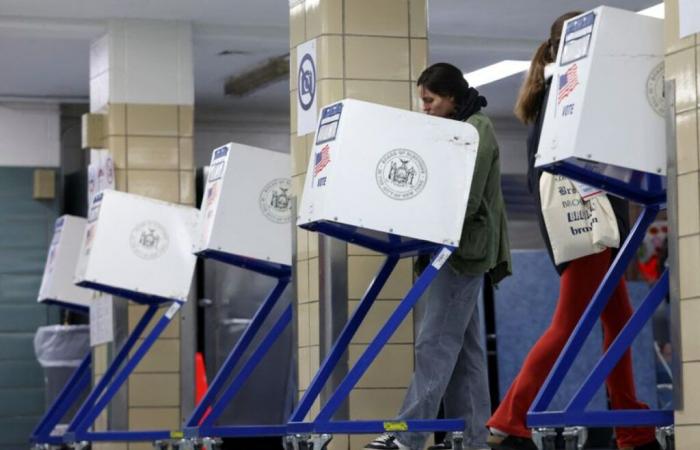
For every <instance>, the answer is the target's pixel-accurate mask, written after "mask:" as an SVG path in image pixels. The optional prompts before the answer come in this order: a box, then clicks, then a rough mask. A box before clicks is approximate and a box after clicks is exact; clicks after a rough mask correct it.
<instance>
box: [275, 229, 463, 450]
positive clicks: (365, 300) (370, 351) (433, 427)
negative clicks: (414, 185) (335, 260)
mask: <svg viewBox="0 0 700 450" xmlns="http://www.w3.org/2000/svg"><path fill="white" fill-rule="evenodd" d="M303 228H307V229H309V230H310V231H316V232H319V233H322V234H325V235H328V236H332V237H334V238H337V239H340V240H343V241H346V242H349V243H353V244H356V245H359V246H362V247H365V248H368V249H370V250H374V251H376V252H379V253H382V254H384V255H386V260H385V261H384V264H383V265H382V266H381V267H380V269H379V272H378V273H377V275H376V276H375V278H374V280H373V281H372V283H371V284H370V285H369V287H368V288H367V291H366V292H365V294H364V296H363V297H362V299H361V301H360V303H359V305H358V306H357V308H356V309H355V311H354V312H353V313H352V316H351V317H350V319H349V320H348V322H347V324H346V325H345V327H344V329H343V330H342V332H341V333H340V335H339V337H338V339H337V341H336V342H335V344H334V345H333V347H332V349H331V350H330V352H329V354H328V355H327V357H326V358H325V360H324V361H323V363H322V364H321V367H320V369H319V371H318V372H317V373H316V375H315V376H314V378H313V380H312V381H311V384H310V385H309V387H308V389H307V390H306V392H305V394H304V396H303V397H302V399H301V400H300V403H299V405H298V406H297V407H296V409H295V410H294V412H293V413H292V417H291V419H290V422H289V424H288V425H287V446H288V448H289V449H290V450H299V449H314V450H319V449H322V448H324V447H325V446H326V445H327V444H328V442H330V440H331V438H332V434H333V433H341V434H366V433H383V432H387V431H431V432H432V431H448V432H452V438H453V445H454V448H455V449H456V450H459V449H460V448H461V445H462V439H463V436H462V430H464V420H457V419H456V420H453V419H444V420H437V419H436V420H408V421H395V420H391V419H387V420H368V421H334V420H332V419H333V416H334V414H335V413H336V411H337V410H338V409H339V408H340V406H341V405H342V403H343V402H344V401H345V400H346V399H347V398H348V396H349V395H350V391H351V390H352V389H353V387H355V385H356V384H357V382H358V381H359V380H360V378H362V376H363V375H364V373H365V372H366V371H367V369H368V368H369V366H370V365H371V364H372V362H373V361H374V360H375V359H376V357H377V355H378V354H379V352H380V351H381V350H382V348H383V347H384V346H385V345H386V343H387V342H388V341H389V339H390V338H391V336H392V335H393V334H394V332H395V331H396V329H397V328H398V327H399V325H401V322H402V321H403V320H404V319H405V318H406V316H407V315H408V313H409V312H410V311H411V309H412V308H413V307H414V305H415V304H416V302H417V301H418V299H419V298H420V296H421V295H422V294H423V293H424V292H425V290H426V289H427V288H428V286H429V285H430V283H431V282H432V281H433V280H434V279H435V276H436V275H437V273H438V271H439V270H440V268H441V267H442V265H443V264H444V263H445V261H447V259H448V258H449V256H450V255H451V254H452V252H453V251H454V247H451V246H447V245H439V244H435V243H431V242H426V241H420V240H415V239H405V238H402V237H401V236H397V235H393V234H385V233H379V232H368V231H367V230H363V229H360V228H357V227H353V226H349V225H344V224H339V223H334V222H330V221H319V222H314V223H311V224H308V225H305V226H303ZM419 254H432V255H433V257H432V261H431V264H430V265H429V266H428V267H427V268H426V269H425V270H424V271H423V273H421V275H420V276H419V277H418V279H417V280H416V282H415V284H414V285H413V286H412V287H411V289H410V290H409V291H408V293H407V294H406V296H405V297H404V298H403V300H402V301H401V302H400V303H399V304H398V306H397V307H396V309H395V310H394V312H393V313H392V314H391V316H390V317H389V319H388V320H387V322H386V324H384V326H382V328H381V329H380V330H379V332H378V333H377V335H376V336H375V337H374V339H373V340H372V342H371V343H370V344H369V346H368V347H367V349H366V350H365V352H364V353H363V354H362V355H361V356H360V358H359V359H358V360H357V362H356V364H355V365H354V366H353V367H351V368H349V370H348V373H347V375H346V376H345V378H344V379H343V380H342V382H341V383H340V384H339V386H338V388H337V389H336V390H335V392H333V394H332V395H331V396H330V398H329V400H328V402H327V403H326V404H325V405H321V410H320V412H319V413H318V415H317V416H316V417H315V418H314V419H312V420H311V421H310V422H304V419H305V418H306V416H307V414H308V413H309V411H310V409H311V407H312V405H313V404H314V402H315V401H316V399H317V398H318V396H319V394H320V392H321V390H322V389H323V387H324V385H325V384H326V382H327V381H328V379H329V378H330V376H331V374H332V373H333V370H334V368H335V367H336V365H337V364H338V362H339V360H340V358H341V356H342V355H343V353H344V352H345V351H346V350H347V349H348V346H349V345H350V341H351V340H352V338H353V336H354V335H355V333H356V332H357V330H358V328H359V327H360V325H361V324H362V321H363V320H364V319H365V317H366V316H367V313H368V312H369V309H370V307H371V306H372V304H373V303H374V300H375V299H376V298H377V296H378V295H379V292H380V291H381V289H382V287H383V286H384V284H386V282H387V280H388V279H389V276H390V275H391V273H392V271H393V270H394V268H395V267H396V264H397V263H398V261H399V259H400V258H404V257H411V256H416V255H419Z"/></svg>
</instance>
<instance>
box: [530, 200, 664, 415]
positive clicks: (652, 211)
mask: <svg viewBox="0 0 700 450" xmlns="http://www.w3.org/2000/svg"><path fill="white" fill-rule="evenodd" d="M658 211H659V207H658V206H646V207H645V208H644V210H643V212H642V214H641V215H640V217H639V219H638V220H637V223H636V224H635V226H634V228H633V229H632V232H631V233H630V235H629V237H628V238H627V241H626V242H625V244H624V245H623V246H622V248H621V249H620V252H619V253H618V255H617V258H615V261H614V262H613V264H612V266H611V267H610V269H609V270H608V273H607V274H606V275H605V278H604V279H603V282H602V283H601V285H600V287H599V288H598V290H597V291H596V293H595V295H594V296H593V299H592V300H591V303H590V304H589V305H588V307H587V308H586V311H585V312H584V314H583V316H582V317H581V320H580V321H579V323H578V325H576V328H575V329H574V331H573V333H572V334H571V336H570V337H569V340H568V342H567V343H566V345H565V346H564V349H563V350H562V352H561V354H560V355H559V358H558V359H557V362H556V363H555V364H554V367H553V369H552V370H551V372H550V373H549V375H548V376H547V379H546V381H545V382H544V384H543V385H542V388H541V389H540V391H539V393H538V394H537V397H536V398H535V401H534V403H533V404H532V406H531V409H530V411H531V412H541V411H545V410H546V409H547V408H548V407H549V404H550V403H551V401H552V398H554V395H555V394H556V392H557V390H558V389H559V386H561V383H562V382H563V380H564V377H565V376H566V374H567V373H568V371H569V369H570V368H571V366H572V364H573V362H574V360H575V358H576V356H577V355H578V354H579V352H580V351H581V348H582V347H583V344H584V342H585V341H586V338H587V337H588V335H589V334H590V332H591V330H592V329H593V326H594V325H595V323H596V321H597V320H598V318H599V317H600V314H601V313H602V312H603V309H605V306H606V305H607V303H608V300H609V299H610V296H611V294H612V292H613V291H614V290H615V288H616V286H617V285H618V283H619V282H620V279H621V278H622V275H623V274H624V271H625V269H626V268H627V265H628V264H629V262H630V261H631V260H632V258H633V257H634V255H635V252H636V251H637V248H639V245H640V244H641V242H642V239H643V238H644V235H645V233H646V230H647V228H648V227H649V225H650V224H651V223H652V222H653V221H654V219H655V218H656V215H657V213H658Z"/></svg>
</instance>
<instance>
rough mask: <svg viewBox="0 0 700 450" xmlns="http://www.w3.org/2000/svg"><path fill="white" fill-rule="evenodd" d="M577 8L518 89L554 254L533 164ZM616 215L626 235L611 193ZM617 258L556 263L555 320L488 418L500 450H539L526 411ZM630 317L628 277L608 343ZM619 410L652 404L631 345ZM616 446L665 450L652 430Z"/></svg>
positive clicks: (613, 379)
mask: <svg viewBox="0 0 700 450" xmlns="http://www.w3.org/2000/svg"><path fill="white" fill-rule="evenodd" d="M579 14H580V12H571V13H568V14H565V15H563V16H561V17H559V18H558V19H557V20H556V21H555V22H554V23H553V24H552V27H551V30H550V38H549V39H548V40H547V41H545V42H544V43H542V45H540V47H539V48H538V49H537V52H536V53H535V56H534V57H533V60H532V64H531V66H530V71H529V73H528V76H527V78H526V80H525V82H524V83H523V86H522V88H521V90H520V94H519V96H518V100H517V103H516V105H515V114H516V116H518V118H519V119H520V120H521V121H523V122H524V123H526V124H530V125H531V129H530V134H529V136H528V141H527V148H528V161H529V166H528V183H529V185H530V191H531V192H532V193H533V194H534V195H535V198H536V201H537V204H538V211H540V214H539V223H540V230H541V232H542V236H543V238H544V240H545V242H546V244H547V249H548V251H549V255H550V258H552V261H554V258H553V257H552V249H551V245H550V243H549V238H548V236H547V230H546V227H545V225H544V220H543V218H542V214H541V208H539V206H541V204H540V203H541V202H540V195H539V178H540V175H541V172H540V171H538V170H536V169H535V168H534V162H535V154H536V153H537V147H538V144H539V138H540V132H541V129H542V120H543V118H544V108H545V106H546V103H547V95H548V93H549V87H550V85H551V78H552V74H551V73H548V72H551V70H550V68H549V67H547V64H551V63H553V62H554V61H555V60H556V55H557V49H558V47H559V38H560V36H561V32H562V27H563V25H564V22H565V21H566V20H568V19H570V18H572V17H575V16H577V15H579ZM609 198H610V202H611V204H612V206H613V209H614V211H615V215H616V217H617V222H618V227H619V229H620V236H621V239H624V236H625V235H626V234H627V232H628V230H629V223H628V220H627V204H626V202H624V201H622V200H620V199H618V198H615V197H613V196H610V197H609ZM613 258H614V253H613V250H611V249H606V250H605V251H603V252H601V253H597V254H593V255H588V256H585V257H582V258H578V259H575V260H573V261H569V262H568V263H565V264H560V265H558V266H557V271H558V272H559V274H560V276H561V279H560V288H559V300H558V303H557V307H556V310H555V312H554V316H553V317H552V322H551V324H550V326H549V328H548V329H547V331H545V333H544V334H543V335H542V336H541V337H540V338H539V340H538V341H537V343H535V345H534V347H533V348H532V349H531V350H530V353H529V354H528V355H527V357H526V358H525V362H524V363H523V366H522V368H521V369H520V373H519V374H518V376H517V377H516V378H515V380H514V381H513V383H512V384H511V386H510V389H508V393H507V394H506V396H505V398H504V399H503V401H502V402H501V404H500V406H499V407H498V409H497V410H496V412H495V413H494V414H493V416H491V418H490V419H489V421H488V422H487V426H488V427H489V429H490V431H491V435H490V436H489V440H488V444H489V446H490V447H491V448H493V449H496V450H536V449H537V447H536V446H535V444H534V442H533V441H532V439H531V433H530V430H529V429H528V428H527V424H526V415H527V411H528V409H529V408H530V405H531V404H532V402H533V401H534V399H535V396H536V395H537V393H538V392H539V390H540V387H541V386H542V384H543V383H544V381H545V378H546V377H547V375H548V374H549V372H550V370H551V369H552V367H553V366H554V363H555V362H556V360H557V357H558V356H559V354H560V353H561V351H562V349H563V348H564V345H565V344H566V342H567V340H568V339H569V336H570V335H571V333H572V332H573V330H574V327H575V326H576V324H577V323H578V321H579V319H580V318H581V316H582V315H583V312H584V311H585V309H586V307H587V306H588V303H589V302H590V300H591V298H592V297H593V294H594V293H595V291H596V289H597V288H598V286H599V284H600V283H601V281H602V280H603V277H604V276H605V274H606V272H607V270H608V268H609V267H610V265H611V263H612V260H613ZM631 314H632V307H631V306H630V301H629V297H628V295H627V288H626V286H625V282H624V280H621V281H620V284H619V285H618V286H617V287H616V289H615V291H614V293H613V295H612V297H611V298H610V301H609V303H608V305H607V307H606V308H605V310H604V311H603V314H602V316H601V319H602V322H603V334H604V344H605V348H608V346H609V345H610V344H611V343H612V341H613V340H614V339H615V337H616V336H617V334H618V333H619V332H620V330H621V329H622V327H623V326H624V325H625V323H627V320H628V319H629V318H630V316H631ZM606 385H607V388H608V393H609V395H610V401H611V404H612V408H613V409H646V408H648V406H647V405H645V404H644V403H642V402H640V401H638V400H637V395H636V393H635V388H634V377H633V374H632V357H631V354H630V351H629V350H628V351H627V352H626V353H625V355H624V356H623V358H622V359H621V360H620V362H619V363H618V364H617V366H616V367H615V369H614V370H613V371H612V372H611V373H610V376H609V377H608V379H607V381H606ZM615 432H616V437H617V444H618V448H620V449H625V450H659V449H660V446H659V444H658V442H657V441H656V439H655V430H654V428H653V427H636V428H633V427H630V428H627V427H620V428H616V429H615Z"/></svg>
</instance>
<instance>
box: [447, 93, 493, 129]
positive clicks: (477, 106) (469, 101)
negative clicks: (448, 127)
mask: <svg viewBox="0 0 700 450" xmlns="http://www.w3.org/2000/svg"><path fill="white" fill-rule="evenodd" d="M487 104H488V102H487V101H486V98H485V97H484V96H482V95H479V91H477V90H476V89H474V88H473V87H470V88H469V89H467V95H465V96H464V98H462V99H460V101H458V103H457V104H456V105H455V112H454V113H452V118H453V119H455V120H459V121H461V122H464V121H465V120H467V119H468V118H470V117H471V116H472V115H473V114H476V113H478V112H479V111H481V108H483V107H485V106H486V105H487Z"/></svg>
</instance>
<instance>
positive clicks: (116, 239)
mask: <svg viewBox="0 0 700 450" xmlns="http://www.w3.org/2000/svg"><path fill="white" fill-rule="evenodd" d="M197 220H198V212H197V210H196V209H194V208H190V207H187V206H181V205H176V204H172V203H166V202H162V201H160V200H155V199H151V198H147V197H141V196H138V195H134V194H127V193H124V192H118V191H111V190H107V191H103V192H102V193H100V194H97V196H96V197H95V199H94V201H93V203H92V206H91V207H90V211H89V215H88V220H87V225H86V227H85V233H84V235H83V241H82V249H81V252H80V259H79V261H78V266H77V268H76V272H75V278H76V283H77V284H78V285H79V286H85V287H90V288H92V289H95V290H99V291H102V292H107V293H110V294H114V295H119V296H122V297H126V298H129V299H131V300H134V301H137V302H140V303H160V302H164V301H169V300H179V301H183V302H184V301H186V300H187V296H188V294H189V291H190V285H191V283H192V275H193V273H194V265H195V262H196V257H195V256H194V255H192V245H193V242H194V237H195V233H196V230H197Z"/></svg>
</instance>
